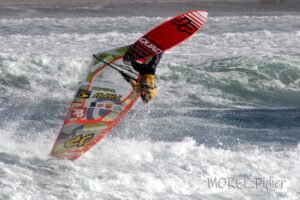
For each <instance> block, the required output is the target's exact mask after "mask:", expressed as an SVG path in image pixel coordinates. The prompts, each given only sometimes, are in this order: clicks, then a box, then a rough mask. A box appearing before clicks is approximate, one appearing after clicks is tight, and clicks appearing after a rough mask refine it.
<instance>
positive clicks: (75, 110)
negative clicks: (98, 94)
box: [71, 107, 86, 118]
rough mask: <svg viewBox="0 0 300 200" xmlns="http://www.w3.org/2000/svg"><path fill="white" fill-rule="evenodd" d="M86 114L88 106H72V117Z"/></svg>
mask: <svg viewBox="0 0 300 200" xmlns="http://www.w3.org/2000/svg"><path fill="white" fill-rule="evenodd" d="M85 114H86V107H83V108H72V110H71V117H72V118H84V117H85Z"/></svg>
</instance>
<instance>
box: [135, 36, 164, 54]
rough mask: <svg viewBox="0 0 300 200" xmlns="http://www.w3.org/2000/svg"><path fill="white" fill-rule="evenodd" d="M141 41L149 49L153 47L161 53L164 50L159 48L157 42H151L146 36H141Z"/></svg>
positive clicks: (155, 51) (154, 50) (156, 51)
mask: <svg viewBox="0 0 300 200" xmlns="http://www.w3.org/2000/svg"><path fill="white" fill-rule="evenodd" d="M139 42H140V43H142V44H143V45H145V46H146V47H148V48H149V49H151V50H152V51H153V52H154V53H156V54H160V53H162V52H163V51H162V50H161V49H160V48H158V47H157V46H156V45H155V44H153V43H152V42H150V41H149V40H147V39H146V38H141V39H140V40H139Z"/></svg>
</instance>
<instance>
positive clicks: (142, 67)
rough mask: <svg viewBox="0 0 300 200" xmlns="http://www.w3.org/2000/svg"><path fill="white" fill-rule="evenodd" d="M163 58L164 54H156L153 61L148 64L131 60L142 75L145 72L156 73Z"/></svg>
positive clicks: (134, 67)
mask: <svg viewBox="0 0 300 200" xmlns="http://www.w3.org/2000/svg"><path fill="white" fill-rule="evenodd" d="M161 58H162V54H159V55H155V56H153V58H152V59H151V61H150V62H149V63H148V64H140V63H137V62H136V61H131V65H132V67H133V69H134V70H136V71H137V72H139V73H140V75H141V76H143V75H145V74H152V75H155V71H156V67H157V65H158V63H159V61H160V59H161Z"/></svg>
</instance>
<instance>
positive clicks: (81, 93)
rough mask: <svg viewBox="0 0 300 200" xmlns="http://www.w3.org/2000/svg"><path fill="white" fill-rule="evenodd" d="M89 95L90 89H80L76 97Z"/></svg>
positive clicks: (87, 96)
mask: <svg viewBox="0 0 300 200" xmlns="http://www.w3.org/2000/svg"><path fill="white" fill-rule="evenodd" d="M90 95H91V91H88V90H82V89H80V90H79V91H78V92H77V95H76V97H78V98H83V99H88V98H90Z"/></svg>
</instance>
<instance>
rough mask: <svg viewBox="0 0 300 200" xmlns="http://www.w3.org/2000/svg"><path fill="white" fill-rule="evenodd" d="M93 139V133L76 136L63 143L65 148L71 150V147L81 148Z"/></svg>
mask: <svg viewBox="0 0 300 200" xmlns="http://www.w3.org/2000/svg"><path fill="white" fill-rule="evenodd" d="M93 137H94V133H91V134H88V135H83V134H80V135H76V136H75V137H74V138H72V139H70V140H68V141H67V142H65V144H64V146H65V147H66V148H72V147H76V148H78V147H83V146H85V145H86V144H87V142H88V141H89V140H90V139H92V138H93Z"/></svg>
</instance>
